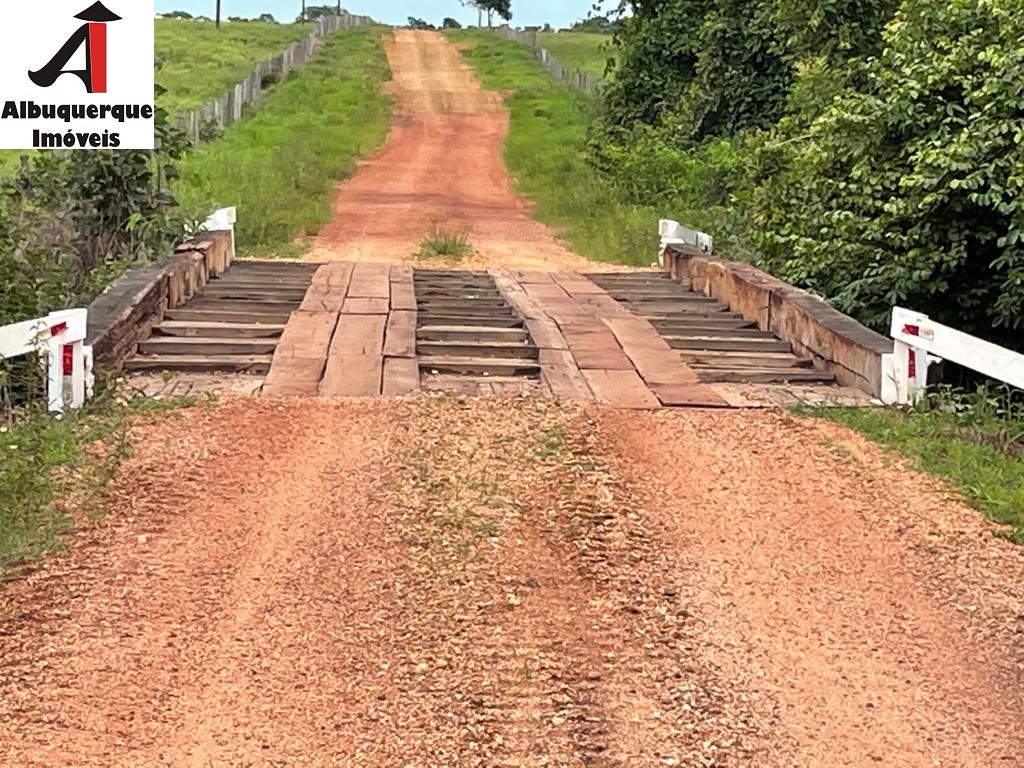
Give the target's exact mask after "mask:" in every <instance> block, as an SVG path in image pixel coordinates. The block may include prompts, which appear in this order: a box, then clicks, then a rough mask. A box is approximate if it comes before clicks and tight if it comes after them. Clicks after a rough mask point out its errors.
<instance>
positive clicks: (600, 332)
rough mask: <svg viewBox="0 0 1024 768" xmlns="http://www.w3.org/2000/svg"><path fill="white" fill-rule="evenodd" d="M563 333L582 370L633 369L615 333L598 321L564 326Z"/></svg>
mask: <svg viewBox="0 0 1024 768" xmlns="http://www.w3.org/2000/svg"><path fill="white" fill-rule="evenodd" d="M562 334H563V335H564V336H565V340H566V343H567V344H568V345H569V351H570V352H572V356H573V357H574V358H575V360H576V365H577V366H578V367H579V368H580V369H581V370H582V369H585V368H589V369H601V370H619V371H632V370H633V364H632V363H631V362H630V361H629V358H628V357H627V356H626V353H625V352H623V350H622V348H621V347H620V346H619V343H618V341H616V339H615V335H614V334H613V333H612V332H611V331H610V330H608V328H606V327H605V326H603V325H599V324H597V323H596V321H595V324H593V325H567V326H563V327H562Z"/></svg>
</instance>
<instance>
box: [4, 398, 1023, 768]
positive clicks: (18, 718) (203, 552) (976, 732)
mask: <svg viewBox="0 0 1024 768" xmlns="http://www.w3.org/2000/svg"><path fill="white" fill-rule="evenodd" d="M821 429H822V428H819V427H817V426H815V425H814V424H813V423H811V422H800V421H797V420H794V419H792V418H790V417H787V416H785V415H778V414H772V413H760V414H752V413H744V414H734V413H713V412H702V411H687V412H658V413H644V414H636V413H631V414H628V415H627V414H624V413H621V412H614V411H609V410H603V409H599V408H596V407H585V406H567V405H559V404H555V403H552V402H546V401H536V400H530V399H527V398H504V399H471V398H451V397H431V398H421V399H417V400H414V401H398V400H380V401H374V402H370V401H330V400H323V401H316V402H313V401H292V402H287V403H278V402H275V401H272V400H268V399H265V400H258V401H253V400H228V401H226V402H225V404H223V405H222V406H220V407H219V408H215V409H204V408H197V409H191V410H188V411H184V412H182V413H180V414H176V415H174V416H172V417H170V418H168V419H165V420H161V421H157V422H155V423H153V424H149V425H144V426H141V427H139V428H138V430H137V435H136V438H137V441H138V450H137V454H136V456H135V457H134V458H133V459H132V460H131V461H130V463H129V464H128V465H127V466H126V468H125V470H124V473H123V475H122V477H121V479H120V480H119V481H118V483H117V484H116V486H115V488H114V490H113V493H112V502H113V513H112V515H111V516H110V518H109V519H108V520H107V521H106V522H104V523H103V524H102V525H100V526H99V527H98V528H96V529H94V530H92V531H90V532H88V533H87V534H85V535H84V540H83V541H82V542H80V543H79V544H78V545H76V546H75V547H74V548H73V549H72V550H71V551H70V552H69V553H68V554H66V555H65V556H61V557H55V558H52V559H50V560H48V561H46V562H44V563H42V564H41V565H40V566H39V567H38V568H36V569H34V570H31V571H28V572H27V573H26V574H24V575H22V576H21V577H19V578H17V579H16V580H14V581H13V582H12V583H10V584H9V585H8V586H7V587H6V588H5V589H4V591H3V592H2V593H0V608H2V611H3V617H4V618H3V624H2V626H3V634H2V635H0V655H2V669H0V672H2V674H0V762H2V763H3V764H8V765H18V766H25V765H48V766H49V765H96V766H100V765H104V766H105V765H126V766H127V765H141V764H168V765H232V766H233V765H286V764H294V765H325V766H327V765H351V766H392V765H414V766H506V765H508V766H511V765H523V766H541V765H550V766H666V765H669V766H671V765H679V766H754V765H756V766H773V767H777V768H790V767H791V766H825V765H827V766H840V765H843V766H847V765H849V766H873V765H879V764H881V765H899V766H932V765H950V766H953V765H956V766H978V767H979V768H981V767H982V766H985V767H988V766H994V765H1008V766H1009V765H1019V764H1021V762H1022V760H1024V750H1022V748H1021V744H1020V743H1019V740H1018V734H1019V733H1020V732H1021V730H1020V727H1019V726H1020V724H1021V712H1022V702H1021V694H1020V688H1019V686H1017V687H1015V686H1014V685H1012V684H1011V683H1012V680H1013V676H1014V674H1015V671H1016V674H1017V675H1019V670H1020V668H1021V667H1020V664H1021V652H1020V650H1019V644H1017V645H1015V644H1014V642H1013V638H1014V634H1013V633H1014V631H1019V625H1016V624H1015V622H1017V621H1019V608H1020V599H1021V597H1022V595H1021V594H1020V593H1021V586H1020V585H1021V584H1024V578H1022V577H1024V567H1022V564H1021V557H1020V553H1019V550H1017V549H1015V548H1013V547H1012V546H1011V545H1009V544H1007V543H1001V542H997V541H995V540H993V539H992V538H991V537H990V536H989V535H988V532H987V529H986V527H985V526H984V525H982V524H981V523H980V522H979V521H978V520H977V516H976V515H975V513H973V512H971V511H970V510H967V509H966V508H964V507H962V506H960V505H958V504H955V503H948V502H947V501H946V500H944V499H943V498H942V496H941V494H940V491H941V489H939V488H936V487H934V486H929V487H927V488H925V489H924V490H922V482H926V481H923V480H922V478H921V477H919V476H917V475H915V474H913V473H906V472H902V471H901V470H900V468H898V467H886V466H885V465H884V463H883V461H882V460H881V458H880V457H879V456H878V455H876V454H872V452H871V451H872V449H871V448H870V447H866V445H865V444H864V443H863V442H862V441H861V442H858V441H857V439H855V438H851V437H850V436H849V435H848V433H842V434H838V435H837V434H830V435H828V437H829V438H830V439H832V440H836V439H842V440H846V441H848V442H849V450H850V451H853V452H854V455H855V458H854V459H851V458H849V457H847V458H843V457H841V456H839V455H838V454H835V453H833V452H830V451H829V450H826V449H825V448H824V447H823V442H822V441H823V435H822V432H821ZM780 455H785V456H788V457H791V458H790V460H789V461H787V462H781V461H779V459H778V456H780ZM792 457H803V458H801V459H793V458H792ZM883 485H884V493H885V494H888V495H889V497H891V498H895V499H896V500H898V503H899V504H900V505H901V509H906V510H907V512H908V514H909V515H911V516H912V522H910V523H907V522H906V518H903V520H902V522H900V516H899V515H898V514H896V512H895V511H894V510H888V509H886V510H884V511H879V509H880V507H879V506H878V504H877V500H878V498H879V496H881V495H882V494H883V490H882V488H883ZM832 487H834V488H837V489H838V490H839V492H838V493H836V494H832V495H829V494H826V493H824V492H823V489H824V488H832ZM816 523H820V524H816ZM936 553H938V554H939V555H941V557H940V556H937V555H936ZM981 596H983V597H984V599H981ZM970 601H974V602H973V610H971V611H967V610H961V609H960V606H963V605H967V604H969V603H970Z"/></svg>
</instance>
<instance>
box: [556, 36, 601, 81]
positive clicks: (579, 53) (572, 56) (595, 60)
mask: <svg viewBox="0 0 1024 768" xmlns="http://www.w3.org/2000/svg"><path fill="white" fill-rule="evenodd" d="M540 44H541V45H543V46H544V47H545V48H547V49H548V50H549V51H551V55H552V56H554V57H555V58H556V59H557V60H558V63H559V64H561V65H562V66H564V67H572V68H574V69H579V70H582V71H584V72H586V73H588V74H591V75H593V76H594V77H604V75H605V72H606V71H607V69H608V60H609V59H610V58H613V57H614V48H613V47H612V36H611V35H598V34H594V33H592V32H541V33H540Z"/></svg>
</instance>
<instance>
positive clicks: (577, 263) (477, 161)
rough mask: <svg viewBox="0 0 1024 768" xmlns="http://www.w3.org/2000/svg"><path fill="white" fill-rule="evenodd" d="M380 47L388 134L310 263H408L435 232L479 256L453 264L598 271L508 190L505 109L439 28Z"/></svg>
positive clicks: (338, 207) (348, 189)
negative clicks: (387, 73)
mask: <svg viewBox="0 0 1024 768" xmlns="http://www.w3.org/2000/svg"><path fill="white" fill-rule="evenodd" d="M386 48H387V56H388V62H389V64H390V66H391V70H392V73H393V77H394V80H393V82H392V83H391V92H392V94H393V95H394V98H395V117H394V122H393V125H392V129H391V132H390V133H389V135H388V138H387V140H386V142H385V144H384V146H383V147H382V148H381V149H380V150H378V151H377V152H376V153H374V154H373V155H372V156H371V157H370V158H368V159H367V160H366V161H365V162H363V163H361V164H360V166H359V168H358V170H357V171H356V173H355V174H354V175H353V176H352V177H351V178H350V179H348V180H346V181H343V182H342V183H340V184H339V185H338V188H337V193H336V197H335V200H334V219H333V220H332V221H331V222H330V223H328V224H327V225H326V226H325V227H324V228H323V230H321V232H320V234H319V235H318V236H317V237H316V238H315V239H314V240H313V243H312V250H311V252H310V253H309V255H308V257H307V258H308V259H310V260H313V261H332V260H346V261H408V260H410V259H411V257H412V256H413V254H414V253H416V252H417V251H418V250H419V246H420V243H421V242H422V240H423V238H424V237H426V236H428V235H432V234H434V233H435V232H436V231H437V230H438V229H441V230H443V231H445V232H449V233H465V234H468V235H469V237H470V241H471V243H472V245H473V247H474V249H475V252H476V253H475V256H474V257H472V258H466V259H464V260H463V261H461V262H460V264H459V266H460V267H466V268H480V267H500V268H519V269H539V270H551V271H587V270H590V271H593V270H594V269H600V268H601V266H600V265H595V264H594V263H593V262H589V261H587V260H586V259H583V258H582V257H580V256H578V255H576V254H574V253H572V252H571V251H570V250H568V249H567V248H566V247H565V246H563V245H562V244H560V243H559V242H558V241H557V239H556V237H555V236H554V234H553V233H552V232H551V230H550V229H548V228H547V227H545V226H544V225H543V224H540V223H539V222H537V221H534V220H533V219H532V218H531V216H530V206H529V204H528V203H527V202H526V201H524V200H522V199H521V198H519V197H517V196H516V194H515V193H514V191H513V189H512V181H511V179H510V177H509V173H508V169H507V168H506V167H505V163H504V160H503V154H504V142H505V136H506V135H507V133H508V113H507V111H506V109H505V107H504V104H503V103H502V98H501V96H500V94H497V93H494V92H491V91H486V90H484V89H483V88H482V87H481V85H480V83H479V81H477V79H476V77H475V76H474V74H473V72H472V70H471V69H470V67H469V66H468V65H467V64H466V63H465V62H463V60H462V58H461V56H460V55H459V53H458V51H457V50H456V48H455V47H454V46H452V45H451V44H450V43H448V42H447V41H446V40H445V38H444V37H443V36H442V35H440V34H438V33H436V32H424V31H411V30H401V29H399V30H395V36H394V38H393V39H392V40H389V41H388V43H387V45H386ZM417 263H424V264H426V262H417ZM441 266H445V264H444V263H442V264H441ZM447 266H450V264H448V265H447Z"/></svg>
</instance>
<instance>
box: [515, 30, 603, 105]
mask: <svg viewBox="0 0 1024 768" xmlns="http://www.w3.org/2000/svg"><path fill="white" fill-rule="evenodd" d="M497 32H498V33H499V34H501V35H503V36H504V37H507V38H508V39H509V40H515V41H516V42H517V43H523V44H524V45H528V46H530V48H532V49H533V55H534V56H536V57H537V59H538V60H539V61H540V63H541V64H542V65H543V66H544V69H546V70H547V71H548V73H549V74H550V75H551V76H552V77H553V78H555V79H556V80H560V81H562V82H563V83H566V84H568V85H571V86H572V87H573V88H579V89H580V90H581V91H596V90H597V89H598V88H600V87H601V79H600V78H598V77H594V76H593V75H591V74H590V73H589V72H584V71H583V70H581V69H570V68H569V67H566V66H563V65H562V64H560V63H559V61H558V59H556V58H555V57H554V56H552V55H551V51H549V50H548V49H547V48H545V47H544V46H542V45H541V44H540V38H539V37H538V35H537V33H536V32H526V31H522V30H518V29H512V28H511V27H509V26H501V27H498V28H497Z"/></svg>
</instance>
